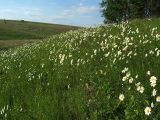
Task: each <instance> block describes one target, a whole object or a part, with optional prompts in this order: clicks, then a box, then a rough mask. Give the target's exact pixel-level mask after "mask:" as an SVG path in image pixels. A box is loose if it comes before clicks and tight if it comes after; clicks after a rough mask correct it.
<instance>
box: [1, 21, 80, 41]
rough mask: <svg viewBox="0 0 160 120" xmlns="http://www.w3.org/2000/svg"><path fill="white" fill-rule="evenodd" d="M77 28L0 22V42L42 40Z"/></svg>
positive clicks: (33, 23) (20, 22)
mask: <svg viewBox="0 0 160 120" xmlns="http://www.w3.org/2000/svg"><path fill="white" fill-rule="evenodd" d="M78 28H79V27H76V26H69V25H58V24H47V23H38V22H29V21H24V20H21V21H16V20H0V40H23V39H25V40H26V39H42V38H45V37H48V36H51V35H55V34H59V33H63V32H66V31H69V30H75V29H78Z"/></svg>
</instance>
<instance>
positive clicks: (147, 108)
mask: <svg viewBox="0 0 160 120" xmlns="http://www.w3.org/2000/svg"><path fill="white" fill-rule="evenodd" d="M144 112H145V114H146V115H148V116H149V115H150V114H151V108H150V107H146V108H145V109H144Z"/></svg>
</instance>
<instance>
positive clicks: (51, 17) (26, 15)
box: [0, 0, 103, 26]
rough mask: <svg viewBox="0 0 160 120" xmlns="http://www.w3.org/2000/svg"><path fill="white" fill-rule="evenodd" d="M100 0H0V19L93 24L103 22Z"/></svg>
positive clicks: (82, 24) (80, 24) (81, 24)
mask: <svg viewBox="0 0 160 120" xmlns="http://www.w3.org/2000/svg"><path fill="white" fill-rule="evenodd" d="M99 3H100V0H0V19H12V20H27V21H37V22H45V23H56V24H67V25H79V26H94V25H98V24H101V23H103V17H101V12H100V5H99Z"/></svg>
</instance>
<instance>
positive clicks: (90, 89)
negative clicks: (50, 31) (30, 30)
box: [0, 19, 160, 120]
mask: <svg viewBox="0 0 160 120" xmlns="http://www.w3.org/2000/svg"><path fill="white" fill-rule="evenodd" d="M159 24H160V20H159V19H154V20H152V21H148V20H137V21H133V22H131V23H129V24H126V25H118V26H110V27H98V28H94V29H84V30H79V31H75V32H68V33H66V34H61V35H57V36H53V37H51V38H49V39H48V40H47V41H45V42H40V43H39V44H37V43H36V44H33V45H26V46H23V47H20V48H17V49H14V50H10V51H6V52H2V53H1V54H0V96H1V97H0V109H2V113H1V115H0V118H2V119H4V118H5V115H6V116H7V118H8V119H11V118H12V119H26V120H28V119H41V120H51V119H53V118H55V119H57V120H85V119H89V120H106V119H111V120H115V119H122V120H124V119H128V120H131V119H137V120H138V119H143V120H147V119H153V118H157V119H160V114H159V108H160V107H159V105H158V104H157V103H156V102H155V97H151V93H152V89H153V88H152V87H151V86H150V81H149V78H150V76H148V75H147V74H146V72H147V71H148V70H150V71H151V75H153V76H156V77H157V79H159V78H160V69H159V66H160V55H159V53H160V26H158V25H159ZM137 28H138V29H137ZM153 28H154V29H153ZM125 67H127V68H128V71H126V72H127V76H128V78H127V80H126V81H125V82H123V81H122V78H123V77H124V76H125V73H122V70H123V69H124V68H125ZM137 75H138V77H136V76H137ZM131 78H133V82H132V83H128V80H129V79H131ZM138 82H141V85H140V87H144V88H145V89H144V92H143V93H140V92H139V91H137V88H136V85H135V84H136V83H138ZM159 83H160V82H159V81H157V86H156V88H155V89H156V90H157V94H158V95H159V94H160V84H159ZM121 93H122V94H124V95H125V99H124V101H123V102H120V100H119V98H118V97H119V94H121ZM151 102H154V103H155V106H156V107H155V109H153V110H152V111H153V113H152V114H153V115H152V116H149V117H148V116H146V115H145V114H144V108H145V107H146V106H150V103H151Z"/></svg>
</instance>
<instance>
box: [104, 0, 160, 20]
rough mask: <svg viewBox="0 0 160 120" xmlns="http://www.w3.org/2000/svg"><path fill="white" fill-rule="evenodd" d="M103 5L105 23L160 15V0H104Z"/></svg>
mask: <svg viewBox="0 0 160 120" xmlns="http://www.w3.org/2000/svg"><path fill="white" fill-rule="evenodd" d="M101 7H102V13H103V16H104V17H105V20H104V22H105V23H110V22H122V21H127V20H131V19H135V18H148V17H160V12H159V11H160V1H159V0H102V2H101Z"/></svg>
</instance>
